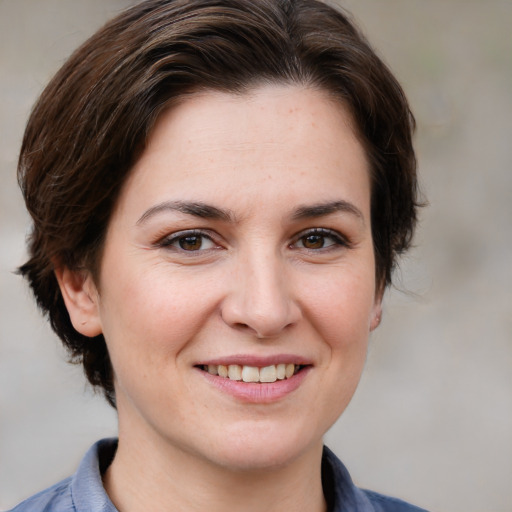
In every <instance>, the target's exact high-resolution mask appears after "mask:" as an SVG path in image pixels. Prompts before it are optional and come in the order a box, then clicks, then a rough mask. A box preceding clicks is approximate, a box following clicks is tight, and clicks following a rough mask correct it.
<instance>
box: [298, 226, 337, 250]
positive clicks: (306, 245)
mask: <svg viewBox="0 0 512 512" xmlns="http://www.w3.org/2000/svg"><path fill="white" fill-rule="evenodd" d="M333 245H346V244H345V243H344V241H343V239H342V238H341V237H340V236H339V235H336V234H335V233H333V232H332V231H330V230H325V231H324V230H315V231H310V232H308V233H305V234H303V235H302V236H301V237H299V238H298V239H297V241H296V242H295V243H294V244H293V246H294V247H298V248H300V249H310V250H318V249H326V248H327V247H331V246H333Z"/></svg>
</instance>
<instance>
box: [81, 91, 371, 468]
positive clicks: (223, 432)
mask: <svg viewBox="0 0 512 512" xmlns="http://www.w3.org/2000/svg"><path fill="white" fill-rule="evenodd" d="M89 285H90V286H92V285H91V283H90V282H89ZM98 290H99V291H98V294H97V295H95V294H90V296H91V297H92V300H93V302H94V314H93V316H92V317H91V318H90V319H89V320H88V325H89V327H90V326H91V323H92V325H97V326H98V330H101V331H102V332H103V333H104V336H105V339H106V342H107V345H108V349H109V353H110V357H111V360H112V364H113V368H114V372H115V389H116V396H117V404H118V413H119V426H120V436H121V439H123V437H124V438H126V439H130V438H131V439H132V440H136V439H144V440H145V441H144V442H145V443H146V444H147V443H149V444H150V445H151V446H152V447H153V448H158V449H159V450H163V451H167V452H170V453H172V452H173V451H179V452H182V453H183V452H186V453H187V454H188V455H191V456H192V457H196V458H197V460H199V459H201V460H207V461H209V462H211V463H214V464H218V465H221V466H224V467H228V468H237V469H241V468H246V469H250V468H263V467H269V466H274V465H278V464H283V463H286V462H287V461H291V460H293V459H294V458H295V457H298V456H300V455H304V454H306V453H308V452H310V451H312V450H314V451H316V450H317V449H318V448H319V447H320V445H321V443H322V436H323V435H324V433H325V432H326V430H327V429H328V428H329V427H330V426H331V425H332V424H333V423H334V421H335V420H336V419H337V418H338V416H339V415H340V414H341V413H342V412H343V410H344V409H345V407H346V406H347V404H348V402H349V401H350V399H351V397H352V395H353V393H354V391H355V389H356V386H357V383H358V381H359V378H360V375H361V371H362V369H363V365H364V361H365V356H366V350H367V341H368V335H369V332H370V330H371V328H372V326H374V325H376V322H377V321H378V320H377V317H378V314H379V311H380V300H379V297H377V296H376V283H375V262H374V254H373V245H372V236H371V224H370V181H369V171H368V164H367V161H366V159H365V154H364V151H363V148H362V146H361V144H360V143H359V142H358V140H357V138H356V136H355V135H354V133H353V130H352V128H351V119H350V117H349V115H348V114H347V112H346V111H345V110H344V109H343V108H342V107H341V106H340V105H339V104H337V103H335V102H333V100H331V99H329V98H328V96H327V95H325V94H324V93H322V92H319V91H316V90H312V89H305V88H300V87H298V86H265V87H260V88H256V89H255V90H252V91H250V93H247V94H244V95H238V96H235V95H231V94H225V93H217V92H205V93H201V94H197V95H195V96H193V97H191V98H188V99H186V100H185V101H183V102H182V103H181V104H179V105H178V106H176V107H173V108H172V109H170V110H169V111H167V112H165V113H164V114H163V115H162V116H161V118H160V119H159V122H158V123H157V125H156V128H155V130H154V132H153V133H152V135H151V137H150V139H149V143H148V146H147V148H146V150H145V151H144V153H143V154H142V157H141V158H140V160H139V161H138V162H137V164H136V165H135V167H134V169H133V172H132V174H131V175H130V177H129V179H128V181H127V182H126V184H125V186H124V188H123V190H122V193H121V196H120V199H119V202H118V204H117V208H116V209H115V211H114V214H113V217H112V219H111V222H110V225H109V229H108V233H107V238H106V244H105V248H104V254H103V260H102V265H101V272H100V277H99V286H98ZM94 322H96V324H95V323H94ZM78 327H80V326H78ZM262 368H265V370H261V369H262ZM226 374H227V376H226ZM240 378H242V379H243V380H237V379H240ZM244 380H249V381H253V380H254V381H257V382H244ZM262 380H263V381H269V382H261V381H262Z"/></svg>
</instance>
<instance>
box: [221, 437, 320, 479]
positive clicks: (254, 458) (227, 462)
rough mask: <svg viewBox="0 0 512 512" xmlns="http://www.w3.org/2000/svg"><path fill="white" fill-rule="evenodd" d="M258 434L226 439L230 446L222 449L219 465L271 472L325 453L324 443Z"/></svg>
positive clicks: (238, 469)
mask: <svg viewBox="0 0 512 512" xmlns="http://www.w3.org/2000/svg"><path fill="white" fill-rule="evenodd" d="M257 430H259V429H258V428H255V429H251V430H250V431H248V432H244V433H243V434H240V433H239V434H238V435H228V436H226V438H227V439H228V440H229V445H227V446H226V444H225V443H222V444H221V445H220V446H218V448H219V452H220V453H218V454H217V456H216V457H215V460H216V462H217V464H219V465H220V466H223V467H225V468H226V469H232V470H236V471H258V470H267V471H268V470H270V469H279V468H282V467H284V466H287V465H288V464H290V463H292V462H293V461H295V460H297V459H298V458H299V457H301V456H302V455H304V454H305V453H306V452H310V451H312V450H315V449H318V450H319V453H321V450H322V439H319V440H311V439H301V438H300V436H298V435H294V434H293V433H292V432H287V433H283V432H279V431H276V432H272V431H270V432H269V431H268V429H264V430H265V431H264V432H257ZM260 434H261V435H260Z"/></svg>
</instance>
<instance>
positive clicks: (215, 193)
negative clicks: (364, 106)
mask: <svg viewBox="0 0 512 512" xmlns="http://www.w3.org/2000/svg"><path fill="white" fill-rule="evenodd" d="M135 191H136V192H137V196H138V197H139V198H142V197H145V196H147V199H148V201H149V200H150V201H158V200H161V201H164V200H169V199H171V200H182V199H184V197H182V196H194V197H193V198H192V199H196V200H201V201H203V200H204V201H208V202H211V199H212V197H214V198H217V199H218V200H223V201H228V202H235V197H234V196H233V193H235V192H236V193H237V196H238V198H240V196H244V197H246V198H249V195H250V194H254V193H257V194H260V196H259V200H260V203H261V204H263V202H264V200H265V198H268V199H269V201H272V200H274V201H278V199H279V198H284V197H287V198H288V199H289V200H295V201H299V202H305V197H303V196H304V194H305V193H306V192H308V193H309V194H311V195H315V199H316V200H318V201H326V200H331V199H338V195H339V194H342V195H343V194H345V195H347V194H348V195H353V196H357V200H358V201H359V202H365V201H366V200H367V199H368V198H366V197H365V196H366V195H368V196H369V172H368V164H367V159H366V155H365V152H364V149H363V147H362V145H361V144H360V143H359V141H358V138H357V136H356V134H355V132H354V129H353V123H352V119H351V116H350V114H349V113H348V111H347V110H346V109H345V108H344V107H343V105H342V104H341V103H340V102H338V101H336V100H334V99H333V98H332V97H331V96H329V95H328V94H327V93H324V92H323V91H319V90H316V89H311V88H305V87H299V86H291V85H279V86H277V85H267V86H262V87H258V88H254V89H252V90H250V91H248V92H246V93H244V94H228V93H222V92H216V91H206V92H201V93H197V94H194V95H191V96H188V97H187V98H186V99H183V100H182V101H181V102H180V103H178V104H177V105H174V106H173V107H172V108H169V109H168V110H166V111H165V112H164V113H163V114H162V115H161V116H160V117H159V119H158V121H157V123H156V124H155V126H154V129H153V131H152V133H151V136H150V137H149V139H148V143H147V146H146V148H145V150H144V151H143V153H142V155H141V157H140V158H139V160H138V161H137V163H136V164H135V166H134V168H133V170H132V173H131V175H130V177H129V179H128V181H127V183H126V184H125V187H124V192H123V194H122V198H123V197H124V199H126V197H127V196H128V197H130V196H133V195H134V193H135ZM361 194H362V196H363V197H360V196H361ZM329 195H334V196H336V197H324V196H329ZM300 196H302V197H300ZM185 199H189V197H185ZM354 199H356V197H355V198H354ZM278 202H279V201H278Z"/></svg>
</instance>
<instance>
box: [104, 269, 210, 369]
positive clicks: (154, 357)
mask: <svg viewBox="0 0 512 512" xmlns="http://www.w3.org/2000/svg"><path fill="white" fill-rule="evenodd" d="M167 274H169V273H168V272H167ZM127 275H131V277H130V279H126V278H121V277H119V279H114V280H111V281H110V287H109V288H108V290H105V293H104V294H103V296H102V301H101V302H102V307H101V317H102V325H103V332H104V335H105V339H106V341H107V345H108V347H109V350H110V352H111V355H112V359H113V362H115V360H116V359H123V360H127V359H129V358H135V359H138V360H139V362H140V361H141V360H145V361H153V362H154V361H158V364H160V365H164V364H165V362H166V361H168V359H169V358H173V357H175V356H176V354H177V353H178V352H179V351H180V350H181V349H182V348H183V346H184V345H186V343H187V342H188V341H189V340H190V339H191V338H192V337H193V336H194V334H195V333H197V332H198V330H200V329H201V326H202V325H203V324H204V322H205V321H207V318H208V317H209V313H210V312H211V310H212V309H213V308H214V299H213V298H212V297H211V293H210V294H208V293H207V289H205V288H204V287H202V286H201V287H200V286H198V285H199V283H197V282H195V283H194V282H193V281H192V282H191V281H190V279H187V278H186V276H181V277H180V276H179V275H176V274H173V275H172V276H169V275H166V271H165V269H158V268H154V269H152V270H151V271H146V272H145V273H143V274H141V275H136V273H134V272H132V273H131V274H127ZM121 348H122V351H120V350H119V349H121Z"/></svg>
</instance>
